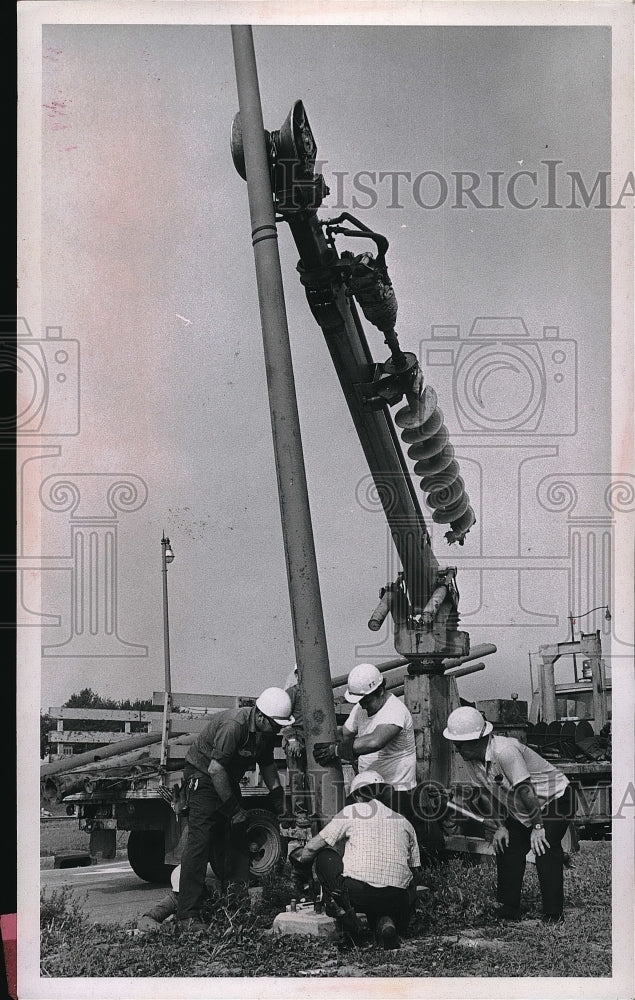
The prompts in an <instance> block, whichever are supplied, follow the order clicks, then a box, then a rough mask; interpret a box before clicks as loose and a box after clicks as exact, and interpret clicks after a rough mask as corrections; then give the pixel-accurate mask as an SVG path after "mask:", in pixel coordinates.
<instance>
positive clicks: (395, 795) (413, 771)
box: [313, 663, 417, 819]
mask: <svg viewBox="0 0 635 1000" xmlns="http://www.w3.org/2000/svg"><path fill="white" fill-rule="evenodd" d="M344 697H345V698H346V700H347V701H348V702H349V703H351V704H353V705H354V708H353V710H352V712H351V713H350V715H349V717H348V719H347V720H346V722H345V723H344V725H343V726H341V727H338V740H337V741H336V742H333V743H316V745H315V748H314V752H313V756H314V758H315V760H316V763H318V764H322V765H325V764H329V763H332V762H333V761H335V760H337V759H338V758H342V759H344V760H349V761H353V764H354V766H356V769H357V771H358V773H360V774H361V773H362V772H363V771H365V770H367V769H368V768H371V769H372V770H374V771H377V772H378V773H379V774H381V776H382V778H383V779H384V781H385V782H386V783H387V784H388V785H390V786H391V788H392V790H393V791H392V805H393V808H395V809H396V811H397V812H401V813H403V814H404V815H405V816H406V817H407V818H409V819H410V818H412V803H411V793H412V790H413V789H414V788H415V787H416V784H417V756H416V750H415V737H414V725H413V722H412V716H411V714H410V712H409V711H408V709H407V708H406V706H405V705H404V703H403V702H402V701H400V699H399V698H397V697H396V696H395V695H394V694H391V693H390V692H389V691H387V690H386V681H385V680H384V677H383V675H382V674H381V672H380V671H379V670H378V669H377V667H375V666H373V664H372V663H359V664H358V665H357V666H356V667H353V669H352V670H351V672H350V673H349V675H348V682H347V687H346V691H345V693H344Z"/></svg>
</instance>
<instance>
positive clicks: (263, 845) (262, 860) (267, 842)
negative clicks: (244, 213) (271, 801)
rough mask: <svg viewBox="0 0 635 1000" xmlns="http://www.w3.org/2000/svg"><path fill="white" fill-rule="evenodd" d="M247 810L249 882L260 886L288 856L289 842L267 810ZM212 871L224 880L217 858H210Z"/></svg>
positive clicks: (246, 806) (247, 807) (272, 815)
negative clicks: (249, 858) (249, 856)
mask: <svg viewBox="0 0 635 1000" xmlns="http://www.w3.org/2000/svg"><path fill="white" fill-rule="evenodd" d="M245 808H246V809H247V811H248V813H249V824H248V827H247V836H248V840H249V851H250V855H251V860H250V864H249V880H250V883H251V884H252V885H260V883H261V882H262V881H263V879H264V878H265V877H266V876H267V875H269V873H270V872H272V871H274V870H275V868H276V866H277V865H278V864H280V863H281V862H282V861H284V859H285V858H286V856H287V841H286V840H285V839H284V838H283V837H282V836H281V835H280V827H279V826H278V820H277V819H276V817H275V816H274V814H273V813H272V812H269V811H268V810H267V809H250V808H249V806H248V805H247V804H245ZM210 865H211V867H212V871H213V872H214V874H215V875H216V877H217V878H219V879H222V877H223V873H222V871H221V870H220V862H219V859H218V858H217V857H215V856H214V855H212V857H210Z"/></svg>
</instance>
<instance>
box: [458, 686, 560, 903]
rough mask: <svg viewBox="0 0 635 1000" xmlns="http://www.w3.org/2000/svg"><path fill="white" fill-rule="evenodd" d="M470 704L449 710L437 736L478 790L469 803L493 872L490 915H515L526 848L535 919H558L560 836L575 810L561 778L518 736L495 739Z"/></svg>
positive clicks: (556, 771) (490, 729)
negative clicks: (536, 895) (531, 864)
mask: <svg viewBox="0 0 635 1000" xmlns="http://www.w3.org/2000/svg"><path fill="white" fill-rule="evenodd" d="M493 729H494V727H493V726H492V723H491V722H488V721H487V720H486V719H485V717H484V716H483V714H482V713H481V712H479V711H478V709H476V708H475V707H474V706H470V705H463V706H461V707H460V708H456V709H455V710H454V711H453V712H451V713H450V715H449V717H448V720H447V725H446V727H445V729H444V730H443V735H444V737H445V738H446V739H447V740H450V741H451V742H452V744H453V746H454V748H455V750H456V751H457V753H458V754H459V756H460V757H461V758H462V760H463V765H464V772H466V775H467V781H468V782H469V783H473V784H474V785H475V786H477V787H478V788H479V790H480V796H479V798H478V800H477V802H476V803H472V805H473V806H474V807H475V808H478V809H479V811H480V812H481V813H482V814H483V815H484V817H485V828H486V830H488V831H489V833H490V835H491V837H492V844H493V847H494V851H495V853H496V865H497V873H498V890H497V896H498V902H499V903H500V904H501V905H500V907H499V909H498V910H497V916H498V917H500V918H501V919H508V920H517V919H518V918H519V915H520V897H521V891H522V883H523V877H524V874H525V863H526V858H527V854H528V853H529V851H530V850H532V851H533V853H534V855H535V858H536V872H537V874H538V881H539V884H540V892H541V897H542V909H543V914H542V919H543V920H544V921H545V922H547V923H553V922H557V921H559V920H561V919H562V913H563V906H564V888H563V864H564V853H563V850H562V838H563V837H564V835H565V833H566V831H567V828H568V826H569V822H570V820H571V819H572V818H573V815H574V814H575V798H574V793H573V788H572V786H571V784H570V783H569V780H568V778H567V777H566V776H565V775H564V774H563V773H562V771H560V770H558V768H556V767H554V766H553V764H551V763H550V761H548V760H545V759H544V758H543V757H541V756H540V755H539V754H537V753H536V752H535V750H532V749H531V748H530V747H528V746H526V745H525V744H524V743H521V742H520V741H519V740H517V739H513V738H512V737H508V736H498V735H497V734H495V733H494V732H493Z"/></svg>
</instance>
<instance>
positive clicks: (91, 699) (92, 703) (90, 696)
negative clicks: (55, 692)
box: [40, 688, 156, 759]
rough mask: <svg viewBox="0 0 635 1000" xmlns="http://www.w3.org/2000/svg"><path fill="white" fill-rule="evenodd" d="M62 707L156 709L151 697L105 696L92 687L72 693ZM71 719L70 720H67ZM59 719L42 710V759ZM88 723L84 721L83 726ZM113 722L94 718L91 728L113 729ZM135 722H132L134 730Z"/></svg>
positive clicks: (147, 710) (138, 710) (131, 710)
mask: <svg viewBox="0 0 635 1000" xmlns="http://www.w3.org/2000/svg"><path fill="white" fill-rule="evenodd" d="M62 708H105V709H111V710H115V711H124V712H128V711H129V712H151V711H152V710H153V709H156V706H155V705H154V704H153V702H152V699H151V698H136V699H135V700H134V701H131V700H130V699H129V698H123V699H120V700H118V701H117V700H116V699H114V698H104V697H102V696H101V695H99V694H96V693H95V691H93V690H92V688H82V690H81V691H80V692H79V693H78V694H72V695H71V696H70V698H69V699H68V701H65V702H64V704H63V705H62ZM66 721H70V720H66ZM56 725H57V720H56V719H54V718H53V716H52V715H49V714H48V713H46V712H40V759H42V758H43V757H45V756H46V755H47V753H48V752H49V732H50V731H51V729H55V727H56ZM84 725H86V723H85V722H82V726H84ZM112 728H113V723H112V722H109V721H108V720H107V719H103V720H102V719H93V720H91V722H90V729H91V730H92V731H93V732H107V731H112ZM135 728H136V727H135V724H134V723H132V724H131V729H132V730H134V729H135Z"/></svg>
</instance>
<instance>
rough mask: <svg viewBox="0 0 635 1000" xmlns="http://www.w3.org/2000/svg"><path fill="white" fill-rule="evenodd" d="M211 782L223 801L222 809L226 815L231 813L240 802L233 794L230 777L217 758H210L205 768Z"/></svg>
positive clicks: (237, 807)
mask: <svg viewBox="0 0 635 1000" xmlns="http://www.w3.org/2000/svg"><path fill="white" fill-rule="evenodd" d="M207 770H208V772H209V776H210V778H211V779H212V784H213V785H214V788H215V789H216V791H217V793H218V797H219V799H220V800H221V802H222V803H223V810H224V812H225V814H226V815H227V816H231V815H233V813H235V812H236V810H238V809H240V808H241V805H240V802H239V801H238V799H237V798H236V796H235V794H234V790H233V788H232V783H231V779H230V777H229V774H228V773H227V771H226V770H225V768H224V767H223V765H222V764H221V763H220V762H219V761H217V760H214V759H212V760H210V762H209V767H208V768H207Z"/></svg>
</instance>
